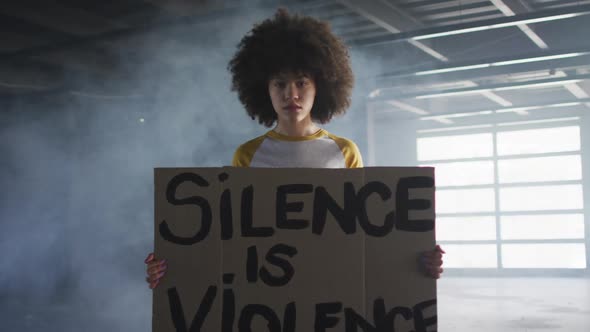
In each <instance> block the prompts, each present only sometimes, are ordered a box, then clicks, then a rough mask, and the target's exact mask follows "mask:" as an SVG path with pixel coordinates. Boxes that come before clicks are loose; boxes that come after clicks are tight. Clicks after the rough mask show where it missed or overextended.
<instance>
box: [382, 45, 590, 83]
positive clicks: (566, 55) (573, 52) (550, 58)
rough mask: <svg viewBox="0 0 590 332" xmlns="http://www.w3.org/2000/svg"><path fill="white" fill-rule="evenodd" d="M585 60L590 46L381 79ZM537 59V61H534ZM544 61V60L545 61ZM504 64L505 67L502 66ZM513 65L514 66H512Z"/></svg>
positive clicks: (415, 70)
mask: <svg viewBox="0 0 590 332" xmlns="http://www.w3.org/2000/svg"><path fill="white" fill-rule="evenodd" d="M578 57H581V58H583V59H584V62H583V63H585V64H588V61H589V60H590V59H588V57H590V45H588V46H580V47H576V48H569V49H560V50H551V51H539V52H534V53H524V54H521V55H519V56H509V57H507V56H503V57H491V58H484V59H477V60H474V61H461V62H451V63H445V64H441V65H439V66H428V67H426V66H422V67H417V68H413V69H412V70H402V71H395V72H390V73H384V74H383V75H381V76H379V78H391V79H393V78H405V77H415V76H417V77H427V76H434V75H443V74H451V73H457V72H466V71H474V70H480V69H482V68H500V67H509V66H512V65H517V64H529V63H544V64H545V65H544V66H543V67H544V68H551V67H553V66H556V62H555V61H560V62H563V61H564V59H571V58H578ZM534 59H537V61H534ZM543 59H544V60H543ZM547 62H549V63H551V65H552V66H547V65H546V63H547ZM502 64H503V65H502ZM511 64H512V65H511Z"/></svg>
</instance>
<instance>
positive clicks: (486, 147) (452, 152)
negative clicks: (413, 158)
mask: <svg viewBox="0 0 590 332" xmlns="http://www.w3.org/2000/svg"><path fill="white" fill-rule="evenodd" d="M417 148H418V160H420V161H425V160H449V159H460V158H481V157H491V156H492V155H493V153H494V146H493V137H492V134H491V133H482V134H470V135H456V136H439V137H421V138H418V142H417Z"/></svg>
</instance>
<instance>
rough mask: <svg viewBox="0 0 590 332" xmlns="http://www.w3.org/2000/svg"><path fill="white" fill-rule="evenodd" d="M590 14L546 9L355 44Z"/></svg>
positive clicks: (584, 8) (585, 8)
mask: <svg viewBox="0 0 590 332" xmlns="http://www.w3.org/2000/svg"><path fill="white" fill-rule="evenodd" d="M588 14H590V5H578V6H572V7H566V8H559V9H546V10H540V11H535V12H532V13H528V14H517V15H514V16H508V17H500V18H493V19H488V20H481V21H476V22H470V23H460V24H452V25H447V26H441V27H431V28H424V29H418V30H414V31H409V32H400V33H396V34H391V35H388V36H383V37H376V38H369V39H366V40H363V41H362V42H361V41H359V42H357V43H355V44H356V45H355V46H370V45H379V44H387V43H396V42H403V41H409V40H414V41H422V40H428V39H433V38H439V37H445V36H452V35H457V34H465V33H472V32H477V31H483V30H490V29H500V28H505V27H512V26H517V25H520V24H531V23H535V22H540V21H547V20H558V19H567V18H572V17H576V16H581V15H588Z"/></svg>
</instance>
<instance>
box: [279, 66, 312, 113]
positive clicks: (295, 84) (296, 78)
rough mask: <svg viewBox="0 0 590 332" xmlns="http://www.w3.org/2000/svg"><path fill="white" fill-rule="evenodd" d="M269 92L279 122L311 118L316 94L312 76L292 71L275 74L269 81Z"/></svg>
mask: <svg viewBox="0 0 590 332" xmlns="http://www.w3.org/2000/svg"><path fill="white" fill-rule="evenodd" d="M268 92H269V94H270V99H271V101H272V106H273V108H274V110H275V112H276V113H277V116H278V119H279V122H281V123H283V124H287V123H293V124H295V123H299V122H301V121H303V120H307V119H308V118H309V120H311V109H312V107H313V102H314V100H315V95H316V86H315V82H314V81H313V79H312V78H311V76H309V75H305V74H296V73H290V72H287V73H282V74H278V75H275V76H273V77H272V78H271V79H270V81H269V83H268Z"/></svg>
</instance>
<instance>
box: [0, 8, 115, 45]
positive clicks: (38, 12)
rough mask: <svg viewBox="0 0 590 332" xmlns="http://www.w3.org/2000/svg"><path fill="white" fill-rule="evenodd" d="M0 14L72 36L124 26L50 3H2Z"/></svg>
mask: <svg viewBox="0 0 590 332" xmlns="http://www.w3.org/2000/svg"><path fill="white" fill-rule="evenodd" d="M0 12H2V13H3V14H6V15H9V16H13V17H17V18H20V19H23V20H25V21H28V22H31V23H35V24H37V25H40V26H43V27H46V28H48V29H51V30H54V31H59V32H61V33H64V34H67V35H74V36H88V35H95V34H99V33H103V32H106V31H109V30H112V29H119V28H124V27H125V25H124V24H122V23H120V22H117V21H115V20H111V19H107V18H104V17H100V16H97V15H94V14H92V13H89V12H87V11H85V10H81V9H76V8H70V7H65V6H63V5H62V4H60V3H59V2H56V1H54V0H43V1H34V0H19V1H2V2H1V3H0Z"/></svg>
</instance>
